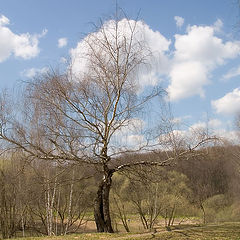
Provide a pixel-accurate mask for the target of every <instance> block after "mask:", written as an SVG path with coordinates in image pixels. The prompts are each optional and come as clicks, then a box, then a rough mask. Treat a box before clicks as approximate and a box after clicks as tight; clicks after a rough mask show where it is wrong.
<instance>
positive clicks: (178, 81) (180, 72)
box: [167, 61, 208, 100]
mask: <svg viewBox="0 0 240 240" xmlns="http://www.w3.org/2000/svg"><path fill="white" fill-rule="evenodd" d="M206 73H207V70H206V68H205V67H204V66H203V64H201V63H200V62H197V61H196V62H195V61H188V62H187V61H186V62H182V63H176V64H175V65H174V66H173V68H172V70H171V72H170V78H171V84H170V85H169V86H168V88H167V91H168V93H169V97H170V100H178V99H182V98H187V97H191V96H194V95H200V96H201V97H204V90H203V86H204V85H207V84H208V78H207V74H206Z"/></svg>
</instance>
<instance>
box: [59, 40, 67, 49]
mask: <svg viewBox="0 0 240 240" xmlns="http://www.w3.org/2000/svg"><path fill="white" fill-rule="evenodd" d="M67 43H68V41H67V38H59V39H58V47H59V48H62V47H65V46H67Z"/></svg>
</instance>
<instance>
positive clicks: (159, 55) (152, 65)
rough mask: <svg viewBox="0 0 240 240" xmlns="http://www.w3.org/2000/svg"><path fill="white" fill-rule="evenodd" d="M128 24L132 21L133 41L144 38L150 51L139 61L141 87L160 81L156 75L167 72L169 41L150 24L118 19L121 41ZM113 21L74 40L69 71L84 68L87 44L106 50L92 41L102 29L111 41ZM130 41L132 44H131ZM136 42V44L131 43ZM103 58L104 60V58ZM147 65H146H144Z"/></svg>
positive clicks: (128, 33) (99, 37) (128, 31)
mask: <svg viewBox="0 0 240 240" xmlns="http://www.w3.org/2000/svg"><path fill="white" fill-rule="evenodd" d="M129 25H130V26H131V27H132V28H134V26H135V25H136V30H135V35H134V39H133V42H134V43H136V42H145V43H146V44H147V46H148V47H149V50H150V51H151V53H152V54H151V55H149V54H147V53H146V55H147V57H146V59H145V60H146V63H147V64H146V65H143V66H142V67H141V69H140V70H139V71H140V73H139V74H138V76H139V79H138V80H139V85H140V87H142V88H144V87H145V86H153V85H156V84H157V83H158V82H159V81H160V76H161V75H164V74H167V72H168V67H169V59H168V57H167V55H166V53H167V52H168V51H169V45H170V44H171V41H170V40H168V39H166V38H165V37H164V36H163V35H162V34H161V33H160V32H158V31H153V30H152V29H150V27H149V26H148V25H147V24H145V23H144V22H142V21H137V22H136V21H134V20H127V19H122V20H121V21H120V22H119V24H118V31H119V33H120V35H119V36H120V41H124V37H126V38H127V39H129V38H130V36H131V29H130V28H129ZM114 27H115V21H113V20H110V21H107V22H105V23H104V24H103V26H102V29H100V31H98V32H94V33H92V34H89V35H88V36H86V37H85V38H84V39H83V40H82V41H80V42H79V43H78V44H77V47H76V48H74V49H71V51H70V52H71V57H72V59H73V63H72V71H73V73H75V74H78V75H82V74H84V73H85V72H87V71H88V64H89V60H88V59H87V57H86V56H89V50H90V47H89V44H88V43H90V44H91V46H92V47H93V48H94V51H95V52H96V53H99V54H100V55H101V56H103V55H104V54H105V57H106V56H107V53H104V51H103V49H102V48H101V47H100V46H99V45H98V44H96V41H98V40H102V39H103V38H104V35H103V33H102V30H103V29H104V32H105V34H106V36H107V37H108V40H109V41H110V43H112V44H114V41H115V39H114V37H113V36H114V34H115V32H114V31H115V30H114ZM134 43H133V44H134ZM135 46H136V45H135ZM104 61H107V60H106V59H104ZM146 66H147V67H146Z"/></svg>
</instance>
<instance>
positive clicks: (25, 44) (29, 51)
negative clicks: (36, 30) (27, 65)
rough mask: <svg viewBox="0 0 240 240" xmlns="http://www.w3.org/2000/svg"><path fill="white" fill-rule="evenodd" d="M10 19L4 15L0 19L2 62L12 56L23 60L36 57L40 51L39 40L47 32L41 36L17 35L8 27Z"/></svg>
mask: <svg viewBox="0 0 240 240" xmlns="http://www.w3.org/2000/svg"><path fill="white" fill-rule="evenodd" d="M9 23H10V21H9V19H8V18H7V17H5V16H3V15H1V17H0V62H3V61H5V60H6V59H7V58H8V57H10V56H11V55H14V56H15V57H20V58H23V59H30V58H33V57H36V56H37V55H38V54H39V52H40V49H39V47H38V43H39V39H40V38H41V37H43V36H44V35H45V34H46V33H47V30H43V32H42V33H41V34H33V35H31V34H29V33H23V34H15V33H13V32H12V31H11V30H10V29H9V28H8V27H6V26H5V25H8V24H9Z"/></svg>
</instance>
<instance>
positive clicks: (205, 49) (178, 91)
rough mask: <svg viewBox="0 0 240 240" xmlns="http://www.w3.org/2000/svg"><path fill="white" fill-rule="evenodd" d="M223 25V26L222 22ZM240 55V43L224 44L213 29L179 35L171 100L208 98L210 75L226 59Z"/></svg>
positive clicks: (201, 28) (192, 28)
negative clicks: (205, 90) (206, 96)
mask: <svg viewBox="0 0 240 240" xmlns="http://www.w3.org/2000/svg"><path fill="white" fill-rule="evenodd" d="M218 24H219V25H220V23H218ZM239 54H240V42H225V43H224V42H223V41H222V39H220V38H218V37H216V36H215V29H214V27H213V26H196V25H194V26H190V27H188V30H187V33H186V34H184V35H179V34H177V35H175V52H174V59H173V66H172V68H171V71H170V74H169V76H170V85H169V87H168V92H169V97H170V100H172V101H175V100H179V99H182V98H187V97H190V96H194V95H200V96H201V97H203V96H204V86H205V85H207V84H209V83H210V80H209V75H210V73H211V71H212V70H213V69H215V68H216V67H217V66H218V65H221V64H224V62H225V60H226V59H230V58H235V57H237V56H238V55H239Z"/></svg>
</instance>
